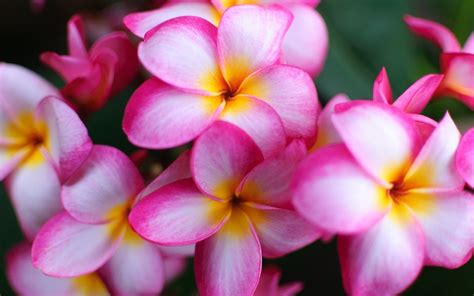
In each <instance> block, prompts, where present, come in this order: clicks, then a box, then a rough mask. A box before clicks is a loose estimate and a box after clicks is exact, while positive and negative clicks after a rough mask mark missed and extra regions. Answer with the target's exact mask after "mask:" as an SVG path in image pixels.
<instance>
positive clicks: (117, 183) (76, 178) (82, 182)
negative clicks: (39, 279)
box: [32, 145, 176, 295]
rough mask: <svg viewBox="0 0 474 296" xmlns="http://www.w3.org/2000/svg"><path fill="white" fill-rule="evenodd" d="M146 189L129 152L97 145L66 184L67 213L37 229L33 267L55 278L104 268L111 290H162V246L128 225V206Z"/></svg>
mask: <svg viewBox="0 0 474 296" xmlns="http://www.w3.org/2000/svg"><path fill="white" fill-rule="evenodd" d="M153 186H156V184H155V185H153ZM143 187H144V184H143V180H142V177H141V176H140V174H139V172H138V170H137V169H136V167H135V166H134V164H133V163H132V162H131V160H130V159H129V158H128V157H127V156H126V155H125V154H123V153H122V152H120V151H119V150H117V149H115V148H112V147H108V146H99V145H98V146H94V147H93V149H92V152H91V154H90V156H89V158H88V159H87V160H86V161H85V162H84V164H83V165H82V166H81V167H80V168H79V169H78V170H77V172H76V173H75V174H74V175H73V176H72V177H71V178H70V179H69V181H68V182H67V183H66V184H65V185H64V188H63V191H62V201H63V205H64V208H65V211H63V212H61V213H59V214H57V215H56V216H54V217H53V218H52V219H51V220H50V221H49V222H48V223H46V225H45V226H43V228H42V229H41V231H40V232H39V233H38V235H37V237H36V239H35V241H34V243H33V248H32V260H33V264H34V266H36V267H37V268H39V269H40V270H41V271H43V272H44V273H45V274H47V275H50V276H56V277H76V276H80V275H83V274H88V273H91V272H94V271H96V270H97V269H98V268H101V270H100V272H101V274H102V275H103V277H104V279H105V280H106V282H107V284H108V286H109V287H110V289H111V291H112V293H113V294H120V295H136V294H154V293H155V294H156V293H159V292H160V291H161V289H162V288H163V284H164V281H165V277H166V275H165V272H164V269H163V268H164V263H163V254H162V250H161V249H160V248H159V247H158V246H155V245H153V244H151V243H149V242H147V241H145V240H143V239H142V238H140V237H139V236H138V235H137V234H136V233H135V232H134V231H133V230H132V229H131V228H130V225H129V223H128V213H129V211H130V208H131V207H132V205H133V203H134V201H135V199H136V197H137V195H139V193H140V191H141V190H143ZM171 251H173V250H171ZM167 254H168V255H170V254H171V255H172V254H173V252H171V253H170V252H169V251H168V252H167ZM175 263H176V262H175Z"/></svg>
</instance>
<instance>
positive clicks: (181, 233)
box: [129, 179, 230, 245]
mask: <svg viewBox="0 0 474 296" xmlns="http://www.w3.org/2000/svg"><path fill="white" fill-rule="evenodd" d="M229 214H230V212H229V205H228V204H227V203H224V202H220V201H216V200H213V199H211V198H209V197H208V196H206V195H205V194H203V193H201V192H200V191H199V190H198V189H197V188H196V186H195V185H194V183H193V181H192V179H186V180H181V181H177V182H174V183H171V184H169V185H166V186H164V187H162V188H161V189H159V190H157V191H155V192H153V193H152V194H150V195H149V196H148V197H147V198H145V199H142V200H141V201H140V202H139V203H137V204H136V206H135V207H134V208H133V210H132V212H131V213H130V216H129V220H130V223H131V225H132V227H133V228H134V229H135V230H136V231H137V232H138V233H139V234H140V235H141V236H143V237H145V238H146V239H148V240H151V241H153V242H157V243H159V244H162V245H188V244H192V243H195V242H197V241H201V240H203V239H205V238H207V237H209V236H210V235H212V234H213V233H215V232H216V231H218V230H219V228H220V227H221V226H222V224H223V223H224V222H225V221H226V220H227V218H228V216H229Z"/></svg>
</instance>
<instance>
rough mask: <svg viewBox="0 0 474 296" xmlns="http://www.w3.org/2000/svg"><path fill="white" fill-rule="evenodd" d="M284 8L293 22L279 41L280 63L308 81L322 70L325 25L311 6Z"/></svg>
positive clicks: (325, 37)
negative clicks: (295, 69)
mask: <svg viewBox="0 0 474 296" xmlns="http://www.w3.org/2000/svg"><path fill="white" fill-rule="evenodd" d="M275 2H277V3H280V1H275ZM295 2H296V1H295ZM285 8H286V9H288V10H289V11H290V12H291V13H292V14H293V22H292V23H291V26H290V28H289V29H288V32H287V33H286V35H285V39H284V40H283V45H282V59H283V61H284V62H285V63H287V64H289V65H292V66H296V67H298V68H300V69H303V70H304V71H305V72H307V73H308V74H309V75H311V76H312V77H314V76H317V75H318V74H319V73H320V72H321V70H322V69H323V66H324V62H325V60H326V56H327V52H328V46H329V44H328V43H329V37H328V31H327V28H326V23H325V22H324V20H323V18H322V17H321V15H320V14H319V13H318V12H317V11H315V10H314V8H313V7H311V6H308V5H301V4H289V5H285Z"/></svg>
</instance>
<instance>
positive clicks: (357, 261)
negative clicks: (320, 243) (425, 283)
mask: <svg viewBox="0 0 474 296" xmlns="http://www.w3.org/2000/svg"><path fill="white" fill-rule="evenodd" d="M394 206H396V208H395V209H392V211H391V213H390V214H388V215H387V216H386V217H385V218H383V219H382V220H381V221H380V222H378V223H377V224H376V225H374V226H373V227H372V228H370V229H369V230H367V231H366V232H363V233H360V234H356V235H353V236H342V237H340V238H339V241H338V249H339V258H340V262H341V269H342V278H343V281H344V287H345V289H346V291H347V293H348V294H350V295H374V296H375V295H395V294H399V293H400V292H402V291H403V290H404V289H406V288H407V287H408V286H409V285H410V284H411V283H412V282H413V281H414V280H415V278H416V277H417V276H418V273H419V272H420V270H421V268H422V266H423V255H424V240H423V232H422V231H421V229H420V226H419V225H418V224H417V223H416V221H415V220H414V219H413V218H412V217H411V215H410V213H409V212H408V210H407V209H406V208H404V207H403V205H401V206H400V205H396V204H394Z"/></svg>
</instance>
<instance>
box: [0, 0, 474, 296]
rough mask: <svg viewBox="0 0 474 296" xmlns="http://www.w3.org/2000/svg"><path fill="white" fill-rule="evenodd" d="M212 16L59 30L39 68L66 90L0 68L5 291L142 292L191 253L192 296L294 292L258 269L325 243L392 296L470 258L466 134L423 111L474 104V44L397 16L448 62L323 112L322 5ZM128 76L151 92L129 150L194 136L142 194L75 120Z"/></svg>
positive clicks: (353, 285)
mask: <svg viewBox="0 0 474 296" xmlns="http://www.w3.org/2000/svg"><path fill="white" fill-rule="evenodd" d="M211 2H212V3H211ZM211 2H208V1H189V2H187V1H170V2H169V3H168V4H166V5H165V6H163V7H161V8H158V9H156V10H153V11H147V12H140V13H133V14H130V15H128V16H127V17H125V19H124V23H125V25H126V26H127V27H128V28H129V29H130V31H131V32H133V33H134V34H135V35H137V36H139V37H141V38H143V41H141V43H140V45H139V47H138V50H137V49H136V48H135V47H134V45H133V44H132V43H131V42H130V41H129V40H128V38H127V35H125V33H120V32H115V33H111V34H109V35H107V36H105V37H103V38H101V39H100V40H98V41H97V42H96V43H95V44H94V45H93V46H92V48H91V49H90V50H87V49H86V47H85V39H84V36H85V35H84V29H83V25H82V21H81V18H80V17H78V16H75V17H73V18H72V19H71V20H70V22H69V24H68V32H69V35H68V45H69V55H67V56H61V55H58V54H56V53H44V54H43V55H41V60H42V61H43V62H44V63H45V64H47V65H49V66H50V67H51V68H52V69H54V70H55V71H57V72H58V73H59V74H60V75H61V77H62V78H63V79H64V81H65V82H66V84H65V86H64V88H62V89H61V91H58V90H57V89H55V88H54V87H53V86H51V85H50V84H49V83H48V82H46V81H44V80H43V79H41V78H40V77H38V76H37V75H36V74H34V73H32V72H30V71H29V70H27V69H24V68H22V67H20V66H16V65H11V64H5V63H3V64H0V132H1V133H0V165H1V166H0V178H1V179H2V180H3V179H5V185H6V188H7V191H8V193H9V196H10V197H11V200H12V203H13V206H14V208H15V211H16V214H17V217H18V219H19V222H20V225H21V227H22V230H23V231H24V233H25V236H26V238H27V240H28V242H25V243H22V244H20V245H18V246H16V247H14V248H13V249H12V250H11V251H10V252H9V254H8V256H7V264H8V270H7V273H8V277H9V280H10V282H11V284H12V286H13V287H14V289H15V290H16V291H17V292H19V293H20V294H22V295H40V294H41V295H42V294H44V295H76V294H81V295H82V294H87V295H101V294H107V293H109V292H110V293H112V294H118V295H146V294H157V293H159V292H160V291H161V290H162V289H163V286H164V285H165V283H166V282H169V281H171V280H172V279H174V278H175V277H176V276H177V275H178V274H179V273H180V272H181V271H182V270H183V268H184V266H185V259H184V258H185V257H186V256H191V255H194V270H195V275H196V282H197V287H198V290H199V293H200V295H203V296H204V295H216V296H217V295H219V296H220V295H270V296H277V295H294V294H295V293H297V292H298V291H300V290H301V288H302V287H301V285H300V284H299V283H295V284H290V285H286V286H282V287H278V279H279V276H280V273H279V271H278V270H276V269H275V268H272V267H270V268H266V269H263V271H262V257H265V258H277V257H281V256H284V255H286V254H288V253H290V252H293V251H295V250H297V249H300V248H302V247H304V246H306V245H308V244H311V243H313V242H314V241H316V240H317V239H319V238H324V239H327V238H330V237H332V236H337V240H338V251H339V256H340V263H341V269H342V276H343V280H344V287H345V289H346V291H347V292H348V293H349V294H354V295H390V294H397V293H400V292H401V291H403V290H404V289H406V288H407V287H408V286H409V285H410V284H411V283H412V282H413V281H414V280H415V278H416V277H417V275H418V274H419V272H420V270H421V269H422V267H423V266H424V265H434V266H442V267H446V268H456V267H459V266H461V265H463V264H464V263H465V262H467V261H468V260H469V259H470V257H471V254H472V250H473V247H474V196H473V194H472V187H473V186H474V149H473V146H474V129H471V130H469V131H468V132H466V134H465V135H464V137H463V138H462V139H461V134H460V132H459V131H458V129H457V128H456V126H455V124H454V122H453V121H452V119H451V117H450V116H449V114H446V115H445V117H444V118H443V119H442V120H441V121H440V122H439V123H438V122H435V121H433V120H432V119H430V118H427V117H425V116H423V115H421V114H420V112H422V110H423V109H424V107H425V106H426V105H427V104H428V103H429V101H430V100H431V99H432V98H433V97H435V96H437V95H438V94H449V95H452V96H454V97H455V98H457V99H459V100H461V101H463V102H464V103H465V104H466V105H467V106H469V107H470V108H474V78H473V77H474V37H473V36H474V35H471V38H469V40H468V42H467V43H466V45H465V46H464V49H461V47H460V45H459V43H458V41H457V40H456V39H455V38H454V36H453V35H452V33H450V32H449V31H448V30H447V29H446V28H444V27H442V26H441V25H439V24H436V23H433V22H430V21H426V20H422V19H418V18H414V17H407V18H406V20H405V21H406V22H407V24H408V25H409V27H410V29H411V30H412V31H413V32H415V33H416V34H418V35H421V36H423V37H425V38H427V39H430V40H432V41H434V42H435V43H437V44H438V45H439V46H440V47H441V48H442V49H443V53H442V54H441V68H442V73H443V74H430V75H426V76H424V77H422V78H420V79H419V80H418V81H416V82H415V83H414V84H413V85H412V86H410V87H409V88H408V89H407V90H406V91H405V92H404V93H403V94H402V95H401V96H400V97H399V98H398V99H396V100H394V99H393V95H392V92H391V89H390V83H389V80H388V77H387V74H386V72H385V70H384V69H383V70H382V72H381V73H380V75H379V76H378V77H377V79H376V80H375V82H374V87H373V100H371V101H369V100H352V101H351V100H349V98H347V97H346V96H345V95H342V94H341V95H337V96H335V97H334V98H333V99H332V100H331V101H330V102H329V103H328V104H327V105H326V106H325V108H324V109H323V110H322V111H321V110H320V109H321V108H320V105H319V102H318V98H317V92H316V89H315V86H314V84H313V81H312V76H313V77H314V76H316V75H317V74H318V73H319V72H320V70H321V69H322V66H323V64H324V60H325V57H326V52H327V45H328V40H327V39H328V38H327V31H326V27H325V24H324V22H323V21H322V18H321V17H320V15H319V14H318V13H317V12H316V11H315V10H314V6H316V5H317V2H318V1H314V0H313V1H311V0H301V1H270V0H268V1H262V3H261V4H260V5H247V4H246V2H254V1H217V0H216V1H211ZM137 53H138V54H137ZM139 62H141V64H142V65H143V66H144V67H145V68H146V69H147V70H148V71H149V72H150V73H151V74H152V77H151V78H149V79H148V80H147V81H146V82H144V83H143V84H142V85H141V86H140V87H139V88H138V89H137V90H136V91H135V92H134V94H133V95H132V97H131V98H130V101H129V103H128V105H127V108H126V110H125V114H124V119H123V130H124V131H125V133H126V134H127V136H128V138H129V140H130V141H131V142H132V143H134V144H136V145H137V146H140V147H143V148H148V149H164V148H173V147H177V146H179V145H182V144H185V143H189V142H191V141H194V143H193V145H192V148H191V149H190V150H188V151H185V152H184V153H182V155H181V156H179V157H178V158H177V159H176V160H175V162H174V163H172V164H171V165H170V166H169V167H168V168H167V169H166V170H164V171H163V172H162V173H161V174H160V175H159V176H158V177H157V178H156V179H155V180H153V181H151V182H149V184H145V182H144V180H143V178H142V176H141V175H140V172H139V170H138V169H137V167H136V165H135V164H134V162H133V161H132V160H131V159H130V158H129V157H128V156H126V155H125V154H124V153H122V152H121V151H119V150H117V149H115V148H113V147H109V146H102V145H93V144H92V142H91V140H90V138H89V136H88V132H87V130H86V128H85V126H84V124H83V123H82V122H81V119H80V116H79V115H81V116H83V115H84V114H87V113H90V112H94V111H96V110H98V109H100V108H101V107H102V106H104V104H105V103H106V102H107V100H108V99H109V98H111V97H112V96H113V95H114V94H116V93H117V92H119V91H120V90H122V89H123V88H124V87H126V86H127V85H128V84H129V83H130V82H131V80H132V79H133V78H134V76H135V74H136V72H137V70H138V65H139ZM77 114H79V115H77ZM470 188H471V189H470Z"/></svg>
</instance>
